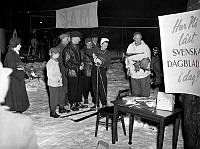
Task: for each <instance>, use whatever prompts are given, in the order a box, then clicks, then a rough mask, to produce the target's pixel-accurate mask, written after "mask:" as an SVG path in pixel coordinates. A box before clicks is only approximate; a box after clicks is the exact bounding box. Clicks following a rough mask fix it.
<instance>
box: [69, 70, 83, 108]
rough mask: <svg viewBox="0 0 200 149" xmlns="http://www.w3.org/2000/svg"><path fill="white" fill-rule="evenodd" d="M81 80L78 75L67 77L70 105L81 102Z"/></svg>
mask: <svg viewBox="0 0 200 149" xmlns="http://www.w3.org/2000/svg"><path fill="white" fill-rule="evenodd" d="M81 85H82V80H81V76H80V74H77V77H68V100H69V103H70V104H74V103H77V102H81V101H82V87H81Z"/></svg>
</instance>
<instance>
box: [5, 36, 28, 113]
mask: <svg viewBox="0 0 200 149" xmlns="http://www.w3.org/2000/svg"><path fill="white" fill-rule="evenodd" d="M8 47H9V49H8V52H7V53H6V56H5V60H4V65H5V67H8V68H12V69H13V72H12V73H11V75H10V88H9V90H8V93H7V96H6V100H5V104H6V105H7V106H9V107H10V110H12V111H16V112H20V113H22V112H24V111H26V110H27V109H28V107H29V105H30V104H29V100H28V95H27V92H26V87H25V80H24V76H25V72H24V68H23V65H22V64H23V63H22V61H21V59H20V56H19V51H20V49H21V39H20V38H13V39H12V40H10V42H9V46H8Z"/></svg>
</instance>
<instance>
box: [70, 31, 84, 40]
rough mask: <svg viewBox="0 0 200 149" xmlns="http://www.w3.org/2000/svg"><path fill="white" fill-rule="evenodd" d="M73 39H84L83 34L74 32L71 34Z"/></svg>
mask: <svg viewBox="0 0 200 149" xmlns="http://www.w3.org/2000/svg"><path fill="white" fill-rule="evenodd" d="M71 37H80V38H81V37H82V35H81V33H80V32H78V31H73V32H71Z"/></svg>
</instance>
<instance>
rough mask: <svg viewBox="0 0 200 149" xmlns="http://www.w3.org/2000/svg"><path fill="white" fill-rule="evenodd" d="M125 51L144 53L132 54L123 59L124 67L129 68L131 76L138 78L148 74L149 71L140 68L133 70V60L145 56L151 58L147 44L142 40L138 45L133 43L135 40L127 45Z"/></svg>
mask: <svg viewBox="0 0 200 149" xmlns="http://www.w3.org/2000/svg"><path fill="white" fill-rule="evenodd" d="M126 53H144V54H138V55H132V56H130V57H127V58H126V59H125V64H126V68H127V69H130V75H131V78H136V79H140V78H145V77H147V76H148V75H150V71H144V70H142V69H140V70H139V71H137V72H136V71H135V66H134V63H135V61H139V60H142V59H143V58H147V57H149V58H151V51H150V49H149V47H148V45H147V44H145V42H144V41H143V40H142V41H141V44H140V45H138V46H136V45H135V42H133V43H131V44H130V45H129V46H128V48H127V51H126ZM149 68H150V65H149Z"/></svg>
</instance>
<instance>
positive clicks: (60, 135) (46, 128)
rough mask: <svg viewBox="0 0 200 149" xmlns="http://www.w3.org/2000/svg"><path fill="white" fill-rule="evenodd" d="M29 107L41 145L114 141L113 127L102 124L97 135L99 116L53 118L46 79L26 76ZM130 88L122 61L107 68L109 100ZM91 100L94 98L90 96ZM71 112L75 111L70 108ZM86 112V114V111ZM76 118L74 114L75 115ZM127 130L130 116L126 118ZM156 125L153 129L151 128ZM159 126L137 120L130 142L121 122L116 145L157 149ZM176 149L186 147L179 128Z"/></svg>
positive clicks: (70, 148)
mask: <svg viewBox="0 0 200 149" xmlns="http://www.w3.org/2000/svg"><path fill="white" fill-rule="evenodd" d="M28 65H32V66H34V68H35V69H36V73H38V74H39V75H41V76H43V72H42V69H43V68H44V67H45V63H32V64H28ZM26 87H27V92H28V96H29V100H30V104H31V105H30V108H29V109H28V110H27V111H26V112H24V114H25V115H28V116H30V117H31V118H32V120H33V122H34V124H33V125H34V128H35V132H36V134H37V138H38V140H37V141H38V145H39V147H40V148H41V149H95V148H96V146H97V143H98V141H99V140H103V141H105V142H107V143H111V130H110V129H109V130H108V131H106V129H105V126H102V125H100V126H99V131H98V136H97V137H95V136H94V132H95V122H96V116H93V117H91V118H88V119H86V120H83V121H81V122H73V121H71V118H72V117H66V118H58V119H54V118H50V117H49V107H48V95H47V90H46V84H45V82H44V81H43V79H42V78H41V79H39V81H38V80H37V79H33V80H26ZM127 88H129V81H128V80H126V79H125V75H124V71H123V65H122V64H121V63H115V64H112V65H111V68H110V70H109V71H108V101H109V104H111V103H110V101H112V100H114V99H115V97H116V96H117V93H118V91H119V90H123V89H127ZM89 100H90V103H91V98H90V99H89ZM71 113H72V112H71ZM83 115H84V114H83ZM73 118H74V117H73ZM125 125H126V131H127V134H128V125H129V124H128V117H126V118H125ZM152 128H153V129H152ZM172 131H173V127H172V125H169V126H167V127H166V129H165V136H164V144H163V149H171V148H172ZM156 135H157V130H156V128H155V127H149V126H147V125H143V124H141V123H139V122H138V121H135V122H134V130H133V140H132V142H133V143H132V145H128V135H127V136H124V134H123V131H122V127H121V124H120V123H118V136H119V141H118V142H117V143H116V145H124V146H130V147H132V148H133V149H156V137H157V136H156ZM177 149H183V138H182V132H181V128H180V132H179V138H178V144H177Z"/></svg>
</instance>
